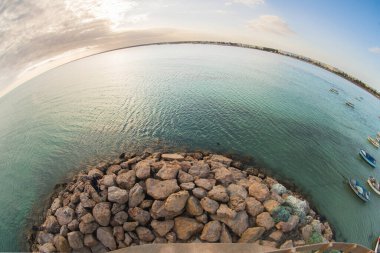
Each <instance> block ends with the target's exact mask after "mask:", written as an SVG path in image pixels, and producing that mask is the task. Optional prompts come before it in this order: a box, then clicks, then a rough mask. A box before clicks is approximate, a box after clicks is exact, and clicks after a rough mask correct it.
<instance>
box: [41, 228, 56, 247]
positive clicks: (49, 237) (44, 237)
mask: <svg viewBox="0 0 380 253" xmlns="http://www.w3.org/2000/svg"><path fill="white" fill-rule="evenodd" d="M53 238H54V235H53V234H51V233H47V232H45V231H41V232H38V233H37V242H38V243H39V244H41V245H42V244H45V243H49V242H51V243H52V242H53Z"/></svg>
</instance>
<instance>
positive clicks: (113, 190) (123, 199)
mask: <svg viewBox="0 0 380 253" xmlns="http://www.w3.org/2000/svg"><path fill="white" fill-rule="evenodd" d="M107 197H108V200H109V201H111V202H116V203H118V204H125V203H127V201H128V191H127V190H124V189H121V188H119V187H116V186H111V187H109V188H108V196H107Z"/></svg>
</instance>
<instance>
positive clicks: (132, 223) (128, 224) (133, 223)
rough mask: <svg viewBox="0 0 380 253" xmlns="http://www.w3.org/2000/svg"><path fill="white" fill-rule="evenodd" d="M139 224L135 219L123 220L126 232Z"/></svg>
mask: <svg viewBox="0 0 380 253" xmlns="http://www.w3.org/2000/svg"><path fill="white" fill-rule="evenodd" d="M138 225H139V223H138V222H137V221H130V222H124V224H123V229H124V231H127V232H132V231H133V230H135V229H136V227H137V226H138Z"/></svg>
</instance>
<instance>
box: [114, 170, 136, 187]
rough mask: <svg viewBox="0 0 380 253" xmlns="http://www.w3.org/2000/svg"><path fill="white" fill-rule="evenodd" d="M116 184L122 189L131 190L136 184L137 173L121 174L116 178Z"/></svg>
mask: <svg viewBox="0 0 380 253" xmlns="http://www.w3.org/2000/svg"><path fill="white" fill-rule="evenodd" d="M116 182H117V184H118V185H119V187H120V188H122V189H131V188H132V187H133V186H134V185H135V182H136V172H135V171H134V170H130V171H128V172H126V173H123V174H120V175H118V176H117V177H116Z"/></svg>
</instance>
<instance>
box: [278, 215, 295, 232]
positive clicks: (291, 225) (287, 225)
mask: <svg viewBox="0 0 380 253" xmlns="http://www.w3.org/2000/svg"><path fill="white" fill-rule="evenodd" d="M299 221H300V218H299V217H298V216H297V215H292V216H290V218H289V220H288V221H287V222H283V221H280V222H279V223H277V225H276V228H277V229H280V230H281V231H282V232H285V233H286V232H290V231H292V230H293V229H295V228H296V226H297V225H298V223H299Z"/></svg>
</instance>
